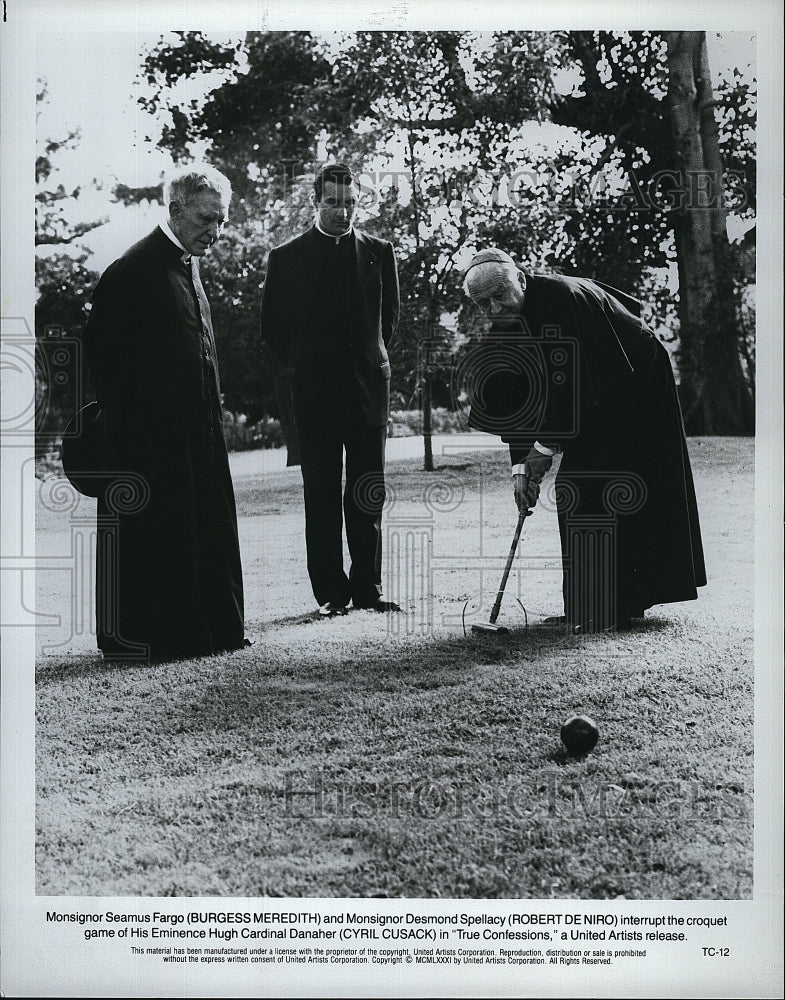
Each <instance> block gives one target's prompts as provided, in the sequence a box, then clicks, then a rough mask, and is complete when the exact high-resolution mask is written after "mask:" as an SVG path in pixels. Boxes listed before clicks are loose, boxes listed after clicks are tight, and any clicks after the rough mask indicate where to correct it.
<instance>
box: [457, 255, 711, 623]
mask: <svg viewBox="0 0 785 1000" xmlns="http://www.w3.org/2000/svg"><path fill="white" fill-rule="evenodd" d="M464 287H465V290H466V292H467V293H468V294H469V295H470V296H471V298H472V299H473V300H474V302H475V303H476V304H477V305H478V306H479V307H480V308H481V309H482V310H483V311H484V312H485V313H486V314H487V315H488V316H489V317H490V318H491V320H492V325H491V328H490V330H489V331H487V333H486V334H485V335H484V336H483V337H482V339H481V341H480V344H479V347H478V348H477V349H476V352H475V354H474V355H473V357H472V359H471V362H470V364H471V369H472V383H473V384H472V409H471V417H470V423H471V425H472V426H473V427H475V428H477V429H478V430H484V431H489V432H491V433H495V434H498V435H499V436H500V437H501V438H502V439H503V440H504V441H505V442H506V443H507V444H508V445H509V448H510V459H511V463H512V478H513V485H514V495H515V500H516V503H517V505H518V509H519V510H520V511H524V510H525V511H528V512H529V513H531V511H532V509H533V508H534V506H535V505H536V503H537V500H538V497H539V493H540V484H541V482H542V480H543V477H544V476H545V474H546V473H547V472H548V471H549V470H550V468H551V464H552V461H553V455H554V453H555V451H556V450H561V453H562V457H561V464H560V467H559V472H558V475H557V478H556V483H555V495H556V507H557V512H558V521H559V532H560V535H561V550H562V569H563V592H564V617H563V619H562V618H561V617H557V616H554V618H553V619H550V621H562V620H563V621H564V622H565V623H566V625H567V626H568V627H569V628H571V629H572V630H573V631H574V632H575V633H577V634H580V633H591V632H600V631H613V630H615V629H623V628H626V627H628V626H629V624H630V622H631V620H633V619H641V618H643V617H644V613H645V611H646V610H647V609H648V608H651V607H653V606H654V605H658V604H667V603H671V602H675V601H689V600H695V599H696V598H697V596H698V595H697V588H698V587H702V586H704V585H705V584H706V571H705V566H704V559H703V548H702V544H701V535H700V526H699V522H698V510H697V505H696V501H695V489H694V486H693V479H692V471H691V468H690V461H689V456H688V453H687V444H686V440H685V436H684V428H683V423H682V418H681V410H680V407H679V402H678V397H677V394H676V386H675V382H674V378H673V372H672V369H671V365H670V359H669V357H668V354H667V352H666V350H665V348H664V347H663V346H662V344H661V343H660V342H659V341H658V340H657V338H656V337H655V336H654V335H653V334H652V332H651V331H650V330H648V329H647V327H646V326H645V324H644V323H643V322H642V320H641V318H640V306H639V303H638V302H636V300H635V299H633V298H631V297H630V296H628V295H626V294H624V293H623V292H620V291H618V290H617V289H614V288H611V287H610V286H608V285H604V284H602V283H601V282H598V281H591V280H588V279H586V278H573V277H564V276H560V275H552V276H541V275H533V274H526V273H524V272H523V271H522V270H520V269H519V268H518V267H517V266H516V265H515V263H514V261H513V260H512V258H511V257H510V256H509V255H508V254H507V253H505V252H504V251H503V250H499V249H489V250H483V251H481V252H480V253H478V254H477V255H476V256H475V257H474V258H473V260H472V261H471V263H470V264H469V267H468V268H467V269H466V272H465V284H464Z"/></svg>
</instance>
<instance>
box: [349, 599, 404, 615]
mask: <svg viewBox="0 0 785 1000" xmlns="http://www.w3.org/2000/svg"><path fill="white" fill-rule="evenodd" d="M354 607H355V608H360V609H361V610H363V611H378V612H379V613H380V614H387V613H388V612H395V611H400V610H401V608H400V605H398V604H396V603H395V601H385V600H384V599H383V598H381V597H380V598H379V599H378V600H377V601H374V602H373V604H354Z"/></svg>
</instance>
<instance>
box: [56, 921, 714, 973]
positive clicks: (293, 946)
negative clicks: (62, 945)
mask: <svg viewBox="0 0 785 1000" xmlns="http://www.w3.org/2000/svg"><path fill="white" fill-rule="evenodd" d="M46 920H47V923H50V924H52V923H55V924H64V925H73V929H74V933H75V940H76V939H77V938H76V936H77V935H78V939H79V940H81V941H85V942H88V943H89V942H108V941H111V942H118V943H123V944H124V945H127V946H128V948H129V949H130V954H131V955H132V956H133V958H134V959H135V960H140V961H155V962H163V963H166V964H172V965H177V964H180V965H194V966H197V965H198V966H201V967H202V968H204V967H205V966H223V965H246V964H248V965H286V964H290V965H291V964H294V965H305V966H308V965H329V966H359V965H363V966H394V965H453V966H455V965H465V966H479V965H494V966H550V967H554V966H556V967H564V968H570V967H573V966H576V965H577V966H603V965H605V966H608V965H613V964H616V963H617V962H626V961H629V960H631V959H645V958H649V959H651V958H655V957H657V952H658V951H661V950H662V949H663V948H664V947H665V946H666V945H667V946H668V947H672V946H674V945H676V946H677V947H678V948H679V955H680V956H681V957H682V958H683V959H688V958H693V957H695V958H706V959H709V958H718V959H723V958H730V957H731V951H732V949H731V947H730V946H729V945H728V934H729V932H730V931H731V930H732V928H731V927H730V925H729V922H728V917H727V916H677V915H674V914H666V913H651V914H649V915H646V916H637V915H632V914H620V913H577V912H576V913H570V912H569V911H566V910H565V911H564V912H558V913H539V912H531V911H527V910H520V911H516V912H512V913H506V914H498V915H494V914H488V913H481V914H469V913H454V914H418V913H399V914H391V913H368V912H362V913H359V912H354V911H352V910H344V911H343V912H338V913H319V912H318V911H317V912H314V911H304V910H303V911H298V910H288V911H266V910H255V911H252V910H237V911H225V912H224V911H219V912H215V911H208V910H190V911H188V912H187V913H166V912H160V911H156V910H154V911H151V912H133V911H129V912H124V913H120V912H115V911H112V910H106V911H103V912H61V911H58V910H48V911H47V914H46Z"/></svg>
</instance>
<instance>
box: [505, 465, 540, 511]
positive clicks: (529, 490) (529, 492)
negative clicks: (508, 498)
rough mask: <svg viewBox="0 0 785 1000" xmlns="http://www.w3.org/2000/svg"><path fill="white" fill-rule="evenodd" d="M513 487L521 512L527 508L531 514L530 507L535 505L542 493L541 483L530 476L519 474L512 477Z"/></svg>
mask: <svg viewBox="0 0 785 1000" xmlns="http://www.w3.org/2000/svg"><path fill="white" fill-rule="evenodd" d="M512 488H513V490H514V492H515V503H516V504H517V505H518V511H519V513H520V512H522V511H524V510H525V511H526V512H527V514H531V509H530V508H532V507H534V506H535V504H536V503H537V497H538V496H539V495H540V484H539V483H535V482H533V481H532V480H531V479H529V477H528V476H523V475H520V474H518V475H515V476H513V477H512Z"/></svg>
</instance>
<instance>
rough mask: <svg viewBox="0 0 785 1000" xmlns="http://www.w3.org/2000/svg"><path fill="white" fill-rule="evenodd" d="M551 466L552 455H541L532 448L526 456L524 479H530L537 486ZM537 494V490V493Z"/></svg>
mask: <svg viewBox="0 0 785 1000" xmlns="http://www.w3.org/2000/svg"><path fill="white" fill-rule="evenodd" d="M552 465H553V456H552V455H543V453H542V452H541V451H537V449H536V448H532V449H531V451H530V452H529V454H528V455H527V456H526V478H527V479H531V481H532V482H533V483H536V484H537V486H539V485H540V483H541V482H542V481H543V478H544V476H545V473H546V472H548V471H549V470H550V467H551V466H552ZM537 492H538V494H539V490H538V491H537Z"/></svg>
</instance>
